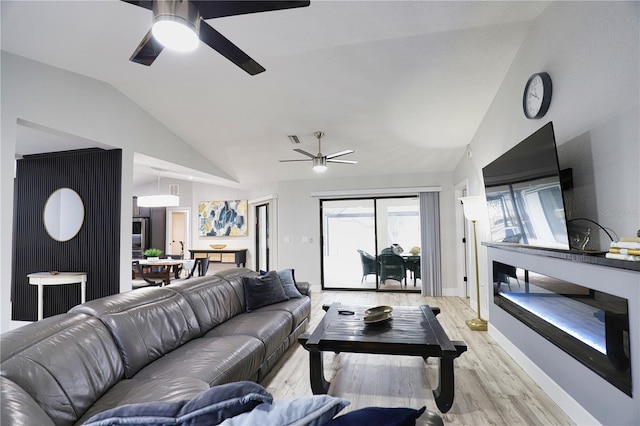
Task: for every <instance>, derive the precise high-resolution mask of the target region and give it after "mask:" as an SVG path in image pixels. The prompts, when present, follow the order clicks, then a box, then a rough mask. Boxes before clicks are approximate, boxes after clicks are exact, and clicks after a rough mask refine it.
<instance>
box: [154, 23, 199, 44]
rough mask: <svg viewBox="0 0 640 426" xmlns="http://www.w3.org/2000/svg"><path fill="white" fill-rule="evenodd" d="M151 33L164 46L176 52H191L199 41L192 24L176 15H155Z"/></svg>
mask: <svg viewBox="0 0 640 426" xmlns="http://www.w3.org/2000/svg"><path fill="white" fill-rule="evenodd" d="M151 33H152V34H153V37H154V38H155V39H156V40H158V41H159V42H160V43H161V44H162V45H163V46H164V47H166V48H167V49H171V50H175V51H178V52H191V51H193V50H195V49H196V48H197V47H198V44H199V43H200V39H199V38H198V35H197V33H196V30H195V28H194V27H193V25H191V23H190V22H188V21H185V20H184V19H182V18H180V17H178V16H159V17H157V18H156V20H155V22H154V23H153V27H151Z"/></svg>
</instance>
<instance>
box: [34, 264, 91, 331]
mask: <svg viewBox="0 0 640 426" xmlns="http://www.w3.org/2000/svg"><path fill="white" fill-rule="evenodd" d="M27 277H28V278H29V284H31V285H37V286H38V321H40V320H41V319H42V317H43V316H44V295H43V288H44V286H45V285H64V284H78V283H79V284H80V303H84V302H86V293H87V273H86V272H55V273H53V272H35V273H33V274H28V275H27Z"/></svg>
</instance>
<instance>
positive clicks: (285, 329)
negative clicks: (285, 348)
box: [205, 309, 293, 357]
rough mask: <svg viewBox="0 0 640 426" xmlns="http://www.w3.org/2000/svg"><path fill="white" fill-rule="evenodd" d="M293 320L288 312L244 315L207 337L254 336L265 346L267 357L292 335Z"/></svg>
mask: <svg viewBox="0 0 640 426" xmlns="http://www.w3.org/2000/svg"><path fill="white" fill-rule="evenodd" d="M292 323H293V318H292V316H291V314H290V313H289V312H286V311H280V310H279V311H262V310H260V309H259V310H257V311H253V312H251V313H244V314H240V315H237V316H235V317H233V318H231V319H230V320H229V321H226V322H225V323H223V324H220V325H219V326H217V327H215V328H214V329H212V330H211V331H209V332H208V333H207V334H205V337H216V336H252V337H255V338H257V339H259V340H260V341H262V343H263V344H264V348H265V357H269V355H271V354H272V353H273V352H275V351H276V350H277V349H278V347H279V346H280V345H282V343H283V342H285V341H286V340H287V337H288V336H289V334H290V333H291V329H292V328H291V327H292Z"/></svg>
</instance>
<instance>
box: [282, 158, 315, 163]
mask: <svg viewBox="0 0 640 426" xmlns="http://www.w3.org/2000/svg"><path fill="white" fill-rule="evenodd" d="M292 161H313V160H312V159H311V158H305V159H304V160H280V162H281V163H291V162H292Z"/></svg>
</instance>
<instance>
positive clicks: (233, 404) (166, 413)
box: [84, 381, 273, 426]
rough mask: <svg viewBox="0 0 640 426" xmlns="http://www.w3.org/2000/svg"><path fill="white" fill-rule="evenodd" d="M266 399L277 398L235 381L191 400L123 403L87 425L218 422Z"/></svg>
mask: <svg viewBox="0 0 640 426" xmlns="http://www.w3.org/2000/svg"><path fill="white" fill-rule="evenodd" d="M265 402H266V403H268V404H271V403H272V402H273V397H272V396H271V394H270V393H269V392H267V390H266V389H265V388H263V387H262V386H260V385H259V384H257V383H254V382H248V381H243V382H234V383H228V384H226V385H220V386H214V387H212V388H211V389H208V390H206V391H204V392H201V393H199V394H198V395H196V396H195V397H193V398H192V399H191V400H184V401H172V402H150V403H145V404H129V405H122V406H120V407H116V408H112V409H111V410H107V411H103V412H102V413H99V414H96V415H95V416H93V417H91V418H90V419H89V420H88V421H87V422H86V423H85V424H84V425H85V426H107V425H151V426H160V425H191V426H196V425H203V426H204V425H217V424H219V423H222V422H223V421H225V420H226V419H229V418H231V417H235V416H237V415H239V414H242V413H245V412H247V411H251V410H253V409H254V408H255V407H256V406H258V405H260V404H262V403H265Z"/></svg>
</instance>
